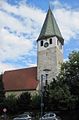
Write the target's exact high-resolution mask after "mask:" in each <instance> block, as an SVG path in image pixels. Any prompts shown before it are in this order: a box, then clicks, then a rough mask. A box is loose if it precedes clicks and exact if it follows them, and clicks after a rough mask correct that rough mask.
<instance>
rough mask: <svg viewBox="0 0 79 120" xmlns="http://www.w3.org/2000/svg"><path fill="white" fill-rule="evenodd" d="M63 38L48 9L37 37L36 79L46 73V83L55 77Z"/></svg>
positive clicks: (59, 61)
mask: <svg viewBox="0 0 79 120" xmlns="http://www.w3.org/2000/svg"><path fill="white" fill-rule="evenodd" d="M63 44H64V39H63V37H62V35H61V32H60V30H59V27H58V25H57V23H56V20H55V18H54V16H53V14H52V11H51V9H50V8H49V9H48V12H47V15H46V18H45V21H44V24H43V27H42V29H41V32H40V35H39V37H38V39H37V79H38V80H40V79H41V75H44V76H45V75H47V78H45V77H44V79H48V83H50V82H51V81H52V80H53V78H56V76H57V75H58V73H59V71H60V66H61V63H62V62H63Z"/></svg>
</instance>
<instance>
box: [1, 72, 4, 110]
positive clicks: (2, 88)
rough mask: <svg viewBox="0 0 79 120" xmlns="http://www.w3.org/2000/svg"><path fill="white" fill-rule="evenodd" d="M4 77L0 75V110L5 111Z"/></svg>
mask: <svg viewBox="0 0 79 120" xmlns="http://www.w3.org/2000/svg"><path fill="white" fill-rule="evenodd" d="M2 77H3V75H2V74H1V75H0V109H3V106H4V99H5V92H4V87H3V82H2Z"/></svg>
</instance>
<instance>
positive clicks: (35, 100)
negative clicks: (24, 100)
mask: <svg viewBox="0 0 79 120" xmlns="http://www.w3.org/2000/svg"><path fill="white" fill-rule="evenodd" d="M40 103H41V98H40V95H38V94H35V95H33V96H32V104H31V108H32V109H33V110H39V109H40Z"/></svg>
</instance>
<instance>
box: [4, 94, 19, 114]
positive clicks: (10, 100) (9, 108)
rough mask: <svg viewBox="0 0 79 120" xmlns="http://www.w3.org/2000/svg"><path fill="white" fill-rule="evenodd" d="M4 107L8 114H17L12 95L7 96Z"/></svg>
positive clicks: (15, 100)
mask: <svg viewBox="0 0 79 120" xmlns="http://www.w3.org/2000/svg"><path fill="white" fill-rule="evenodd" d="M4 107H6V108H7V112H8V113H11V114H12V113H16V112H17V98H16V96H15V95H14V94H11V95H8V96H7V97H6V99H5V102H4Z"/></svg>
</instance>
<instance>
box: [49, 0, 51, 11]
mask: <svg viewBox="0 0 79 120" xmlns="http://www.w3.org/2000/svg"><path fill="white" fill-rule="evenodd" d="M50 9H51V2H50V1H49V10H50Z"/></svg>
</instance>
